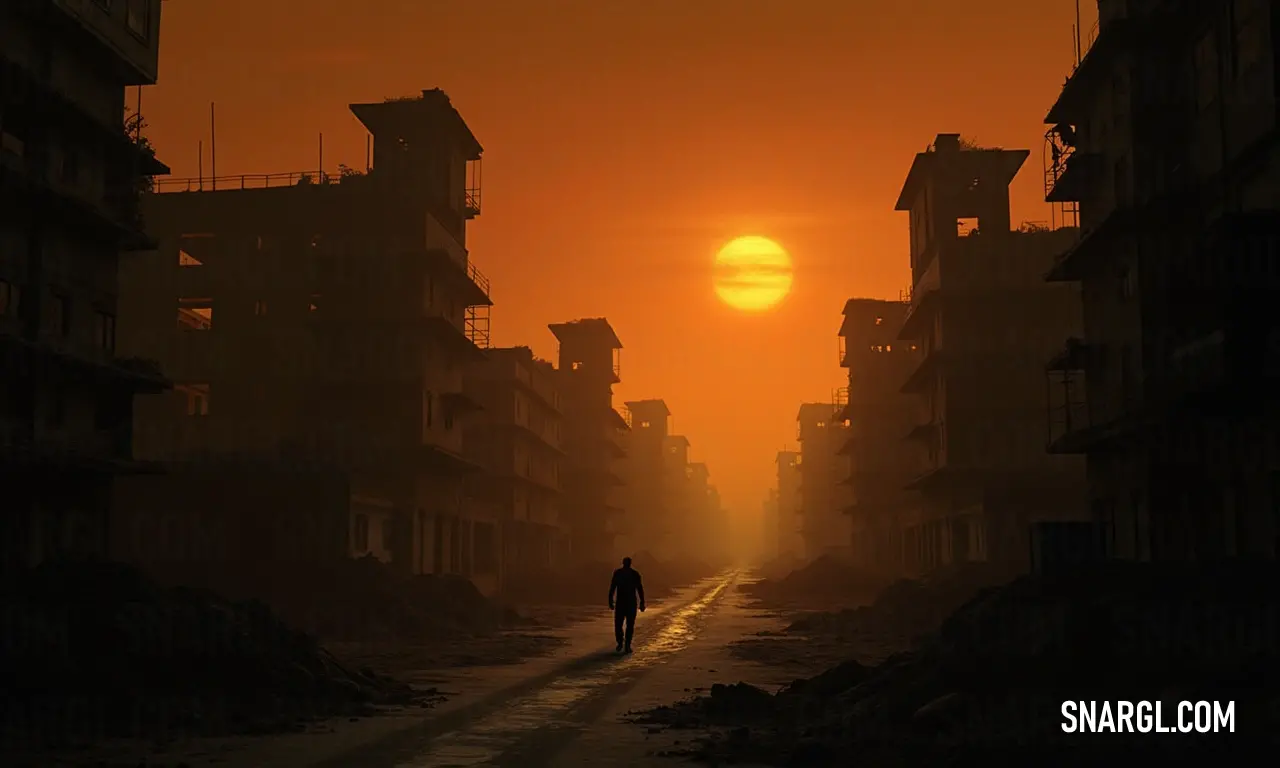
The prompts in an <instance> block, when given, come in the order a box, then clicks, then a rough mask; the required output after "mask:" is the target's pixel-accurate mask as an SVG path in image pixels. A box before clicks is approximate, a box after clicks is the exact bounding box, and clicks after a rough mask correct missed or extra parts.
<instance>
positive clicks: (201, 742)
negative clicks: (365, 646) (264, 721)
mask: <svg viewBox="0 0 1280 768" xmlns="http://www.w3.org/2000/svg"><path fill="white" fill-rule="evenodd" d="M746 578H747V575H746V574H745V573H743V572H740V571H726V572H725V573H722V574H720V575H718V576H716V577H714V578H711V579H707V580H705V581H703V582H701V583H699V584H697V585H694V586H692V587H690V588H687V589H685V590H682V591H681V592H679V593H677V594H676V595H674V596H672V597H670V598H668V599H665V600H663V601H661V602H660V603H655V604H654V605H652V606H650V608H649V610H648V611H647V612H645V613H642V614H640V617H639V619H638V621H637V623H636V635H635V653H633V654H631V655H629V656H622V655H619V654H615V653H614V651H613V647H614V640H613V617H612V615H611V613H610V612H609V611H608V609H607V608H606V606H604V605H601V606H600V613H599V616H598V618H595V619H591V620H588V621H584V622H581V623H578V624H574V625H571V626H570V627H568V628H566V629H565V630H562V631H561V632H560V633H559V634H562V635H563V636H564V637H565V639H566V640H567V642H566V643H565V644H564V645H563V646H562V647H561V648H560V650H559V651H558V652H557V653H555V654H554V655H552V656H547V657H542V658H536V659H530V660H528V661H525V662H523V663H520V664H512V665H505V666H495V667H471V668H467V669H458V670H456V671H454V670H450V671H447V672H438V671H436V672H422V673H419V674H415V675H411V676H410V679H412V681H413V682H414V683H415V684H417V685H425V686H435V687H437V688H438V690H440V691H441V692H443V693H445V694H447V698H446V700H445V701H443V702H442V703H439V704H437V705H435V706H434V707H432V708H431V709H422V708H404V709H399V710H393V711H391V712H388V713H387V714H384V715H381V716H377V717H369V718H361V719H352V720H351V721H338V722H330V723H326V724H321V725H318V726H316V727H313V728H310V729H308V731H307V732H301V733H291V734H282V735H275V736H266V737H260V738H252V737H234V738H228V739H194V740H183V741H179V742H175V743H172V744H169V745H168V746H167V747H164V748H162V749H158V748H156V747H143V746H141V745H129V744H121V745H116V746H113V747H110V748H104V749H103V750H95V751H93V752H92V753H89V754H85V755H82V756H80V757H79V758H78V759H73V760H68V761H62V760H59V761H55V762H52V763H50V762H45V763H39V765H40V766H41V768H62V767H63V766H68V767H70V766H75V768H80V766H84V765H96V766H102V765H107V766H122V765H129V766H134V765H138V764H139V762H138V761H139V759H140V758H142V757H145V758H146V759H145V764H146V765H149V766H153V767H154V768H170V767H171V766H184V768H202V767H203V766H210V768H212V767H213V766H219V767H220V768H225V766H253V767H254V768H454V767H455V766H456V767H459V768H461V767H463V766H466V767H468V768H470V767H471V766H519V767H520V768H558V767H559V766H583V765H590V766H611V765H615V766H666V768H673V766H675V765H678V764H677V763H676V762H675V761H673V760H671V759H669V758H664V757H662V756H661V755H660V754H659V753H660V752H663V751H666V750H670V749H673V748H675V749H679V748H680V747H681V744H680V742H679V741H678V740H679V739H682V738H685V739H687V738H689V736H688V735H687V734H681V733H679V732H675V731H672V732H665V733H664V732H658V731H657V730H656V729H647V728H645V727H643V726H639V725H635V724H632V723H629V722H625V721H624V720H623V717H624V716H625V715H626V714H627V713H629V712H634V711H637V710H643V709H648V708H650V707H654V706H657V705H660V704H670V703H672V702H674V701H677V700H679V699H682V698H685V697H688V696H690V695H693V694H695V693H698V692H701V691H702V690H704V689H706V688H709V687H710V686H711V685H712V684H713V683H718V682H723V683H732V682H737V681H739V680H743V681H746V682H750V683H753V684H755V685H760V686H761V687H765V688H774V687H778V686H780V685H782V684H783V683H786V682H789V681H790V680H789V678H787V677H786V675H787V674H791V673H789V672H787V671H784V670H781V669H780V668H773V669H772V670H771V669H767V668H765V667H763V666H761V665H758V664H755V663H752V662H748V661H740V660H735V659H733V658H732V657H731V656H730V654H729V645H730V644H731V643H733V642H734V641H735V640H738V639H741V638H742V637H744V636H748V635H751V634H754V633H756V632H760V631H762V630H776V629H779V628H780V624H781V620H780V619H778V618H776V617H772V616H769V615H766V614H762V613H760V612H758V611H754V610H751V609H748V608H747V607H746V606H745V598H744V596H743V595H742V593H741V592H740V591H739V590H738V589H737V584H738V583H739V582H741V581H742V580H744V579H746ZM601 585H602V586H601V602H602V603H603V602H604V596H605V586H607V574H605V575H604V576H602V582H601ZM791 676H792V677H794V674H791Z"/></svg>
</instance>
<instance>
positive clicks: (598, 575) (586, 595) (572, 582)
mask: <svg viewBox="0 0 1280 768" xmlns="http://www.w3.org/2000/svg"><path fill="white" fill-rule="evenodd" d="M632 559H633V561H634V565H635V569H636V570H637V571H639V572H640V574H641V576H642V577H643V578H644V593H645V598H646V599H647V600H650V601H653V600H659V599H661V598H664V597H669V596H670V595H671V594H672V593H674V592H675V591H676V590H677V589H680V588H681V587H685V586H688V585H690V584H693V583H694V582H697V581H699V580H701V579H704V578H707V577H709V576H713V575H715V573H716V571H717V570H718V569H717V568H716V567H714V566H713V565H710V564H708V563H700V562H694V561H663V560H659V559H657V558H655V557H653V556H652V555H650V554H648V553H645V552H638V553H636V554H635V555H633V556H632ZM620 564H621V563H618V562H603V561H601V562H594V563H576V564H573V565H569V566H566V567H563V568H559V569H556V570H546V571H539V572H536V573H524V574H521V575H520V577H519V578H509V579H508V580H507V585H506V588H505V590H504V592H503V598H504V599H505V600H509V601H511V602H512V603H516V604H519V605H537V604H552V605H554V604H560V605H596V604H601V605H603V604H604V603H605V602H606V601H607V599H608V596H609V579H610V578H611V577H612V576H613V572H614V570H616V569H617V568H618V566H619V565H620Z"/></svg>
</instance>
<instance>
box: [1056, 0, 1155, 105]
mask: <svg viewBox="0 0 1280 768" xmlns="http://www.w3.org/2000/svg"><path fill="white" fill-rule="evenodd" d="M1123 6H1124V4H1123V3H1119V4H1117V3H1115V0H1112V3H1111V4H1109V5H1103V4H1100V5H1099V14H1100V16H1101V18H1100V19H1099V20H1098V21H1097V22H1095V23H1094V25H1093V27H1092V28H1091V29H1090V30H1089V31H1088V32H1087V33H1082V34H1081V39H1080V56H1079V60H1078V61H1077V62H1076V64H1075V65H1074V66H1073V67H1072V70H1071V74H1070V75H1068V76H1067V80H1066V82H1065V83H1064V84H1063V86H1062V92H1061V93H1060V94H1059V95H1058V99H1057V101H1055V102H1054V104H1053V107H1052V108H1050V110H1049V114H1048V115H1047V116H1046V117H1045V122H1046V123H1055V124H1056V123H1062V122H1068V123H1078V122H1083V120H1078V119H1076V118H1079V117H1082V116H1083V115H1082V114H1081V113H1082V112H1084V111H1086V110H1088V109H1089V108H1090V103H1089V99H1090V96H1091V94H1092V92H1093V91H1094V89H1095V88H1096V86H1097V84H1098V82H1100V79H1101V78H1103V77H1106V75H1107V73H1108V72H1109V71H1110V69H1109V65H1110V64H1111V63H1112V62H1113V61H1114V58H1115V54H1116V53H1117V52H1119V51H1123V50H1124V49H1125V47H1126V46H1127V45H1129V44H1130V41H1131V40H1132V38H1133V33H1134V32H1135V31H1136V30H1138V29H1141V28H1143V27H1146V26H1154V22H1155V20H1154V19H1142V20H1141V21H1142V23H1141V24H1135V23H1134V22H1135V21H1138V20H1136V19H1133V18H1130V16H1129V14H1128V13H1127V12H1126V10H1125V9H1124V7H1123ZM1104 9H1111V10H1104Z"/></svg>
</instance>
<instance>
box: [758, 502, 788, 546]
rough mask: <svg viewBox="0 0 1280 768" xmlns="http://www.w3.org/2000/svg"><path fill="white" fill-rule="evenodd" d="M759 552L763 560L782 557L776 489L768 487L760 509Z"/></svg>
mask: <svg viewBox="0 0 1280 768" xmlns="http://www.w3.org/2000/svg"><path fill="white" fill-rule="evenodd" d="M759 541H760V545H759V552H760V554H761V555H762V556H763V557H764V559H765V561H766V562H768V561H770V560H775V559H777V558H780V557H782V548H781V546H780V544H781V542H779V541H778V489H777V488H770V489H769V490H768V491H767V492H766V494H765V499H764V502H763V503H762V504H761V509H760V533H759Z"/></svg>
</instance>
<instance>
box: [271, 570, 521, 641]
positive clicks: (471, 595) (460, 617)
mask: <svg viewBox="0 0 1280 768" xmlns="http://www.w3.org/2000/svg"><path fill="white" fill-rule="evenodd" d="M252 594H254V595H255V596H261V597H262V598H263V599H264V600H265V601H266V602H267V603H268V604H270V605H271V606H272V608H273V609H275V610H276V611H277V612H278V613H279V614H280V615H281V616H282V617H283V618H284V619H285V620H286V621H288V622H289V623H290V624H293V625H294V626H297V627H300V628H302V629H305V630H307V631H309V632H312V633H314V634H316V635H318V636H319V637H321V638H323V639H325V640H341V641H361V640H384V641H385V640H390V641H402V642H426V641H431V640H438V639H442V638H452V637H460V636H463V637H465V636H468V635H478V634H488V633H492V632H495V631H497V630H499V629H502V628H505V627H512V626H517V625H520V624H524V623H527V622H525V620H523V619H522V618H521V617H520V616H519V614H517V613H516V612H515V611H513V610H511V609H509V608H506V607H504V606H501V605H499V604H497V603H495V602H493V601H492V600H490V599H489V598H487V597H485V596H484V595H483V594H481V593H480V591H479V590H478V589H476V586H475V584H473V583H472V582H471V580H470V579H467V578H466V577H464V576H457V575H452V574H443V575H433V574H417V575H412V574H406V573H401V572H399V571H396V570H395V569H394V568H392V567H390V566H388V565H387V564H386V563H383V562H381V561H380V560H378V559H377V558H374V557H362V558H358V559H352V560H344V561H341V562H338V563H334V564H332V565H327V566H324V567H323V568H314V569H298V570H295V571H294V572H292V573H289V574H282V575H281V577H280V578H279V579H276V580H273V582H272V583H271V584H270V585H262V586H259V587H257V588H256V589H255V590H254V592H253V593H252Z"/></svg>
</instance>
